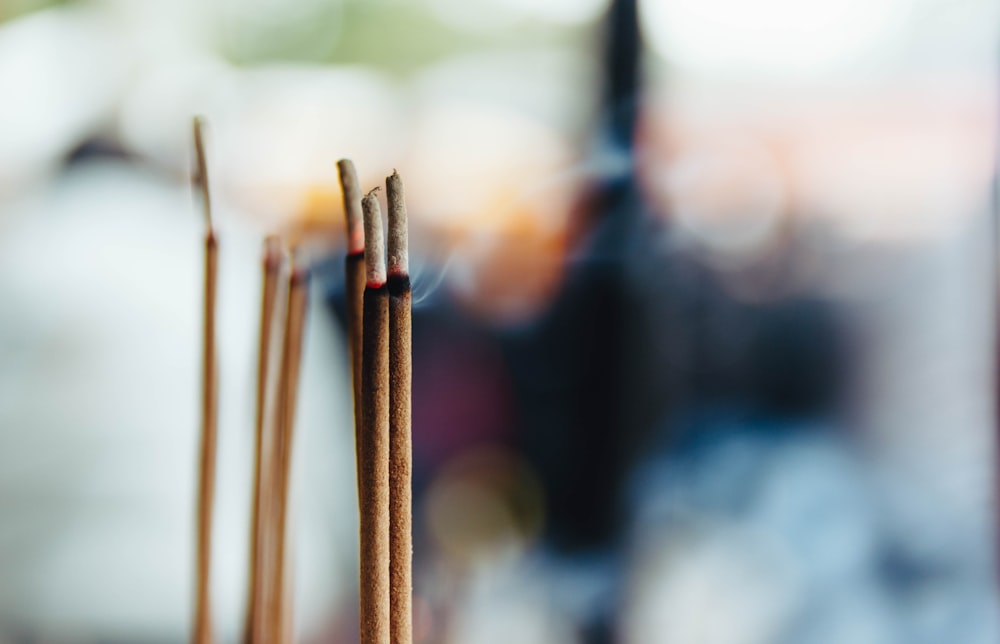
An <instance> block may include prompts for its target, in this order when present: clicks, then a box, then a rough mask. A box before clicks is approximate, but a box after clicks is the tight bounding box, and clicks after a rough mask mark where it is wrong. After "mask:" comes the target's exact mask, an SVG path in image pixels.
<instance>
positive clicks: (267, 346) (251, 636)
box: [244, 235, 281, 643]
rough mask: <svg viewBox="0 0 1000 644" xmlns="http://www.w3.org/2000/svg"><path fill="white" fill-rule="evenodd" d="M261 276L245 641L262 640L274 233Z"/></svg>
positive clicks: (277, 265) (276, 266)
mask: <svg viewBox="0 0 1000 644" xmlns="http://www.w3.org/2000/svg"><path fill="white" fill-rule="evenodd" d="M263 268H264V271H263V273H264V276H263V284H262V292H261V312H260V338H259V339H258V346H257V351H258V354H257V401H256V404H257V408H256V418H255V427H254V470H253V505H252V507H251V518H250V583H249V601H248V609H247V621H246V625H245V633H244V641H245V642H253V643H256V642H262V641H263V638H262V632H261V617H262V614H263V606H264V583H263V577H264V575H265V567H266V565H267V564H266V557H265V554H264V553H265V538H264V528H265V525H266V523H267V521H266V511H265V501H266V498H265V496H266V495H265V486H266V485H267V483H268V481H267V477H266V476H264V467H265V462H266V461H267V457H266V455H265V450H266V449H267V448H268V443H267V442H265V425H266V424H267V423H266V410H267V404H266V403H267V395H268V380H269V373H270V371H271V364H270V362H271V361H270V358H271V335H272V332H273V331H272V327H273V326H274V325H273V322H274V315H275V304H276V302H277V295H278V277H279V275H280V273H281V245H280V242H279V241H278V238H277V237H276V236H273V235H272V236H269V237H267V238H266V239H265V240H264V261H263Z"/></svg>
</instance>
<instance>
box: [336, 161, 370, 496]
mask: <svg viewBox="0 0 1000 644" xmlns="http://www.w3.org/2000/svg"><path fill="white" fill-rule="evenodd" d="M337 169H338V170H339V173H340V187H341V190H342V192H343V195H344V214H345V218H346V220H347V258H346V259H345V260H344V277H345V285H346V286H345V291H346V296H347V354H348V358H349V360H350V362H351V386H352V391H353V393H354V449H355V454H354V456H355V461H356V462H358V461H357V459H358V457H359V455H360V452H358V445H359V443H360V432H361V335H362V334H361V326H362V317H363V316H362V312H363V310H364V305H363V299H364V293H365V222H364V211H363V210H362V208H361V189H360V188H359V187H358V176H357V173H356V172H355V170H354V164H353V163H352V162H351V161H349V160H348V159H342V160H340V161H339V162H337ZM359 482H360V479H359Z"/></svg>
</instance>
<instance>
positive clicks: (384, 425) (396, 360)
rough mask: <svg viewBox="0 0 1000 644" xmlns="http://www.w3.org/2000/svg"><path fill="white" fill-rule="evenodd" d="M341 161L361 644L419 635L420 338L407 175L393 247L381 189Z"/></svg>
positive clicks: (394, 213) (394, 207) (391, 183)
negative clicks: (415, 415) (416, 352)
mask: <svg viewBox="0 0 1000 644" xmlns="http://www.w3.org/2000/svg"><path fill="white" fill-rule="evenodd" d="M338 165H339V169H340V178H341V183H342V186H343V191H344V208H345V212H346V214H347V226H348V239H349V240H350V245H349V248H348V250H349V255H348V259H347V266H346V270H347V283H348V316H347V319H348V325H349V330H348V338H349V339H350V344H351V346H350V353H351V356H352V371H353V378H354V390H355V393H356V395H355V409H354V414H355V423H356V432H357V434H356V437H357V462H358V503H359V511H360V560H361V561H360V585H359V595H360V598H359V600H360V633H361V644H388V643H389V642H391V643H392V644H410V643H411V642H412V641H413V627H412V597H413V582H412V556H413V545H412V527H411V526H412V517H411V478H412V475H411V467H412V466H411V461H412V448H411V441H412V439H411V386H412V371H411V368H412V358H411V353H412V342H411V301H410V280H409V260H408V249H407V220H406V205H405V200H404V198H403V182H402V180H401V179H400V178H399V175H398V174H397V173H396V172H393V174H392V176H390V177H388V178H387V179H386V192H387V194H388V203H389V218H388V229H389V234H388V253H387V252H386V250H387V249H386V248H385V247H384V246H383V230H382V212H381V207H380V206H379V201H378V196H377V192H378V189H377V188H376V189H374V190H372V191H371V192H369V193H368V194H367V195H365V197H364V198H363V199H362V198H361V197H360V191H359V190H357V185H358V181H357V177H356V175H355V171H354V165H353V164H352V163H351V162H350V161H346V160H344V161H341V162H340V163H339V164H338ZM359 201H360V206H361V208H360V211H361V215H362V219H363V222H364V224H363V226H364V227H363V234H364V239H363V247H364V289H363V292H362V289H360V288H358V286H357V284H358V282H360V278H359V276H358V274H357V272H358V270H359V269H358V268H357V266H358V264H359V262H358V261H357V259H353V260H352V255H353V256H354V257H355V258H356V257H357V255H358V252H359V250H360V247H361V244H360V241H361V240H360V239H359V236H360V230H361V229H360V228H359V225H358V205H359V204H358V202H359ZM387 254H388V262H387V261H386V255H387ZM359 322H360V332H359V329H358V326H359ZM359 354H360V361H359V360H358V359H357V357H358V355H359Z"/></svg>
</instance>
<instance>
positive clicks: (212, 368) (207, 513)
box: [192, 118, 219, 644]
mask: <svg viewBox="0 0 1000 644" xmlns="http://www.w3.org/2000/svg"><path fill="white" fill-rule="evenodd" d="M194 147H195V156H196V161H197V175H196V181H197V184H198V187H199V188H200V192H201V197H202V206H203V208H204V214H205V293H204V295H205V300H204V324H203V327H202V373H201V382H202V395H201V445H200V459H199V468H198V528H197V546H196V550H197V555H196V559H197V560H196V584H195V613H194V632H193V634H192V642H194V643H195V644H210V643H211V642H212V641H213V639H214V638H213V635H212V608H211V597H210V593H211V569H212V509H213V505H214V498H215V448H216V433H217V432H216V420H217V411H216V409H217V404H218V377H217V374H216V363H215V360H216V356H215V292H216V282H217V276H218V255H219V246H218V242H217V240H216V238H215V231H214V230H213V229H212V211H211V203H210V202H209V196H208V195H209V193H208V171H207V167H206V164H205V150H204V145H203V143H202V136H201V120H200V119H197V118H196V119H195V120H194Z"/></svg>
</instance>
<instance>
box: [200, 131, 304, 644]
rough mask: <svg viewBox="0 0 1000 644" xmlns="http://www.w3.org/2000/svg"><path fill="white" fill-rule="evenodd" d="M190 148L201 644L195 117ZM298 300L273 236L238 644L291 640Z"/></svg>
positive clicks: (205, 569) (206, 538)
mask: <svg viewBox="0 0 1000 644" xmlns="http://www.w3.org/2000/svg"><path fill="white" fill-rule="evenodd" d="M194 141H195V156H196V162H197V170H196V174H195V175H194V176H195V182H196V185H197V187H198V188H199V189H200V190H199V192H200V194H201V198H202V202H203V204H204V211H205V221H206V234H205V301H204V339H203V365H202V366H203V373H202V423H201V461H200V462H201V466H200V469H199V483H198V528H197V562H196V568H197V574H196V578H197V584H196V598H195V614H194V625H193V631H192V638H191V639H192V642H194V643H195V644H211V643H212V642H213V641H214V635H213V628H212V610H211V602H210V592H209V591H210V585H211V584H210V571H211V536H212V506H213V500H214V499H213V497H214V485H215V451H216V416H217V403H216V392H217V390H218V377H217V373H216V350H215V294H216V281H217V260H218V243H217V240H216V234H215V230H214V228H213V226H212V219H211V206H210V199H209V189H208V174H207V164H206V162H205V150H204V142H203V133H202V122H201V120H200V119H195V122H194ZM308 295H309V272H308V270H307V269H306V268H305V266H304V264H303V262H302V261H301V260H300V259H299V258H298V257H297V256H296V255H294V254H292V255H291V260H290V261H289V260H287V259H286V253H284V252H283V250H282V248H281V243H280V241H279V239H278V238H277V237H273V236H272V237H268V238H267V239H265V241H264V260H263V288H262V295H261V316H260V338H259V346H258V351H259V356H258V364H257V401H256V414H255V427H254V465H253V467H254V475H253V505H252V510H251V525H250V582H249V589H248V591H249V592H248V595H249V596H248V611H247V620H246V624H245V627H244V636H243V640H244V641H245V642H254V643H259V644H262V643H264V642H267V643H268V644H270V643H272V642H276V643H279V644H280V643H284V642H288V641H291V601H290V593H289V591H288V584H289V574H288V572H287V568H286V563H287V559H288V556H287V533H288V530H287V517H288V505H289V500H288V499H289V484H290V480H291V476H290V475H291V454H292V439H293V436H294V426H295V407H296V401H297V398H298V384H299V366H300V363H301V361H302V345H303V339H304V334H305V319H306V313H307V310H308Z"/></svg>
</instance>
